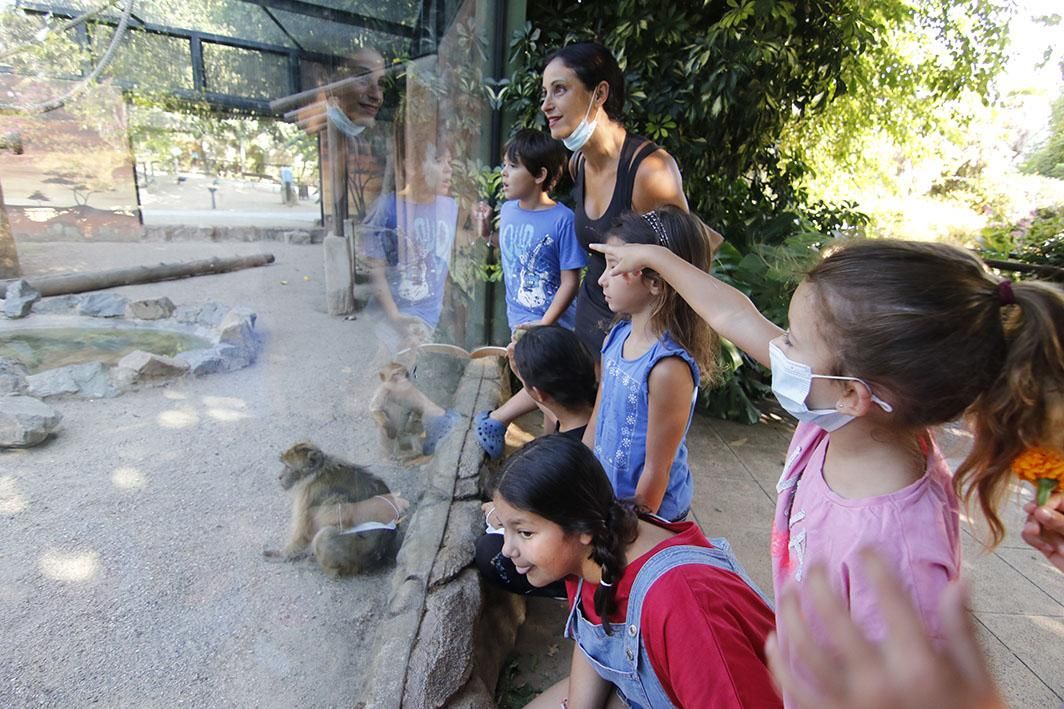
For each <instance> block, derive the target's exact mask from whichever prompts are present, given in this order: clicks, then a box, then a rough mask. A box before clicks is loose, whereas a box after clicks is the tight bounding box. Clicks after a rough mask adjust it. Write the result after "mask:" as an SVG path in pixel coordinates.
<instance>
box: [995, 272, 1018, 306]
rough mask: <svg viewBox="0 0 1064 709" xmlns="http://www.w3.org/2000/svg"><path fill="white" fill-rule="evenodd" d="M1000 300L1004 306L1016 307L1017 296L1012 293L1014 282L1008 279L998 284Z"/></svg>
mask: <svg viewBox="0 0 1064 709" xmlns="http://www.w3.org/2000/svg"><path fill="white" fill-rule="evenodd" d="M997 289H998V298H999V299H1000V300H1001V304H1002V305H1016V296H1015V295H1014V294H1013V292H1012V281H1010V280H1009V279H1008V278H1006V279H1005V280H1003V281H999V282H998V286H997Z"/></svg>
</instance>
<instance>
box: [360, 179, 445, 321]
mask: <svg viewBox="0 0 1064 709" xmlns="http://www.w3.org/2000/svg"><path fill="white" fill-rule="evenodd" d="M457 222H458V203H457V202H456V201H455V200H454V199H452V198H450V197H444V196H442V195H441V196H437V197H436V199H435V200H434V201H432V202H410V201H407V200H406V199H405V198H403V197H397V196H396V195H394V194H390V195H387V196H384V197H381V199H380V200H379V201H378V203H377V206H376V208H375V209H374V210H373V212H372V213H371V214H370V216H369V218H368V219H367V220H366V225H367V226H368V227H371V228H370V230H369V231H368V233H367V234H366V236H365V238H364V239H363V250H364V251H365V255H366V257H367V258H372V259H377V260H380V261H384V262H385V263H386V264H387V268H386V269H385V278H386V280H387V281H388V290H389V291H390V292H391V294H392V299H393V300H395V305H396V307H398V308H399V312H401V313H402V314H403V315H414V316H416V317H419V318H421V319H422V320H424V321H425V323H426V324H427V325H428V326H429V327H431V328H435V327H436V324H437V323H438V322H439V320H440V312H441V311H442V310H443V289H444V285H445V284H446V282H447V273H448V269H449V268H450V264H451V251H452V249H453V247H454V232H455V226H456V224H457Z"/></svg>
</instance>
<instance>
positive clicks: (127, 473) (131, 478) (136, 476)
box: [111, 466, 147, 490]
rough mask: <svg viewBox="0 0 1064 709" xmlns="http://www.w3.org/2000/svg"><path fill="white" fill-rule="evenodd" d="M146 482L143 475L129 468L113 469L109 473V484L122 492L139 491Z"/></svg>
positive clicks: (135, 469)
mask: <svg viewBox="0 0 1064 709" xmlns="http://www.w3.org/2000/svg"><path fill="white" fill-rule="evenodd" d="M146 482H147V480H146V478H145V477H144V473H142V472H141V471H140V470H138V469H137V468H134V467H131V466H123V467H121V468H115V471H114V472H113V473H111V484H112V485H114V486H115V487H117V488H120V489H122V490H139V489H141V488H143V487H144V485H145V483H146Z"/></svg>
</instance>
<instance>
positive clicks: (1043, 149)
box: [1024, 94, 1064, 180]
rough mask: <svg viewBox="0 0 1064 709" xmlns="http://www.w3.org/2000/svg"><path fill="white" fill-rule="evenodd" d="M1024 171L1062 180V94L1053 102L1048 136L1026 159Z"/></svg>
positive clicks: (1063, 157) (1063, 159) (1063, 143)
mask: <svg viewBox="0 0 1064 709" xmlns="http://www.w3.org/2000/svg"><path fill="white" fill-rule="evenodd" d="M1024 170H1025V171H1026V172H1032V173H1035V174H1037V175H1045V176H1046V177H1055V178H1057V179H1060V180H1064V94H1061V95H1060V96H1059V97H1058V98H1057V100H1056V101H1054V102H1053V110H1052V113H1051V115H1050V119H1049V136H1048V137H1047V138H1046V139H1045V141H1044V142H1042V144H1041V145H1039V146H1038V148H1037V149H1035V150H1034V151H1033V152H1032V153H1031V154H1030V156H1029V157H1028V158H1027V161H1026V162H1025V163H1024Z"/></svg>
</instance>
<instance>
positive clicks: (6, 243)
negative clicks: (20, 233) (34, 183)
mask: <svg viewBox="0 0 1064 709" xmlns="http://www.w3.org/2000/svg"><path fill="white" fill-rule="evenodd" d="M21 275H22V268H21V267H20V266H19V262H18V249H17V248H16V247H15V235H14V234H12V233H11V224H10V223H9V222H8V221H7V208H6V207H5V206H4V188H3V186H2V185H0V278H18V277H19V276H21ZM5 290H6V289H5Z"/></svg>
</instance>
